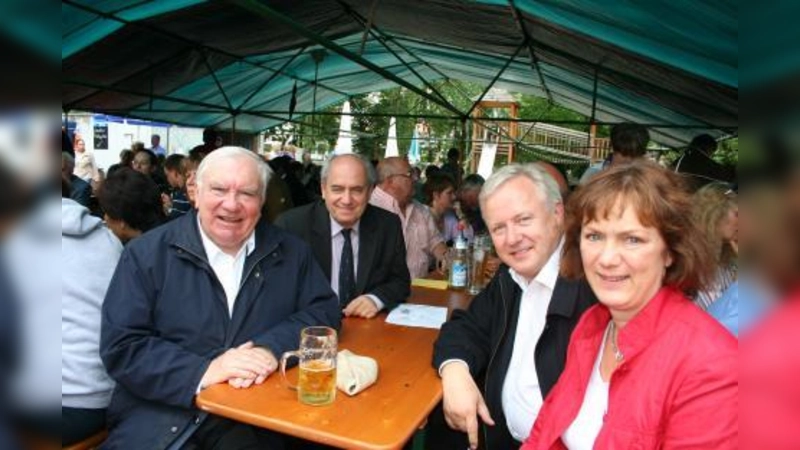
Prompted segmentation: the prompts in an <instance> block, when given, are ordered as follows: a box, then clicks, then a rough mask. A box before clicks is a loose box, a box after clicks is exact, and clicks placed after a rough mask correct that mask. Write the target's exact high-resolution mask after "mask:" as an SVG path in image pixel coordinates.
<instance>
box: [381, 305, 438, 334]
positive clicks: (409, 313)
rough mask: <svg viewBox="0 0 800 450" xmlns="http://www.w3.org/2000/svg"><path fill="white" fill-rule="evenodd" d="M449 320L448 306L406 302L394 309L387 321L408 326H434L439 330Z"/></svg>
mask: <svg viewBox="0 0 800 450" xmlns="http://www.w3.org/2000/svg"><path fill="white" fill-rule="evenodd" d="M446 320H447V308H443V307H441V306H428V305H414V304H411V303H405V304H402V305H400V306H398V307H397V308H395V309H393V310H392V311H391V312H390V313H389V315H388V316H387V317H386V323H391V324H394V325H403V326H406V327H422V328H433V329H436V330H438V329H439V328H441V327H442V324H443V323H444V322H445V321H446Z"/></svg>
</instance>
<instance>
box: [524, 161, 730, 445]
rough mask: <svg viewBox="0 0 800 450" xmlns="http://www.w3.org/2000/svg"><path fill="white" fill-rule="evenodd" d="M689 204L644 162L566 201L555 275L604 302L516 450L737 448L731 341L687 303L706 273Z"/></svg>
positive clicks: (592, 312)
mask: <svg viewBox="0 0 800 450" xmlns="http://www.w3.org/2000/svg"><path fill="white" fill-rule="evenodd" d="M690 202H691V200H690V197H689V195H688V193H687V192H686V191H685V190H684V189H683V188H682V181H681V179H680V178H678V176H676V175H675V174H673V173H671V172H668V171H666V170H664V169H662V168H660V167H659V166H656V165H655V164H652V163H648V162H637V163H633V164H629V165H624V166H620V167H615V168H613V169H609V170H607V171H605V172H603V173H602V174H599V175H597V176H596V177H595V178H593V179H592V181H591V182H590V183H588V184H586V185H585V186H583V187H582V188H581V189H580V190H579V191H578V192H576V193H575V194H574V196H573V197H572V198H571V199H570V204H569V205H568V216H567V234H566V242H565V244H564V256H563V258H562V273H563V274H564V275H566V276H568V277H584V276H585V277H586V279H587V281H588V282H589V284H590V285H591V287H592V290H594V292H595V294H596V295H597V298H598V300H599V301H600V304H598V305H596V306H594V307H592V308H591V309H589V310H588V311H587V312H586V313H585V314H584V315H583V317H582V318H581V321H580V322H579V323H578V325H577V326H576V328H575V330H574V332H573V334H572V337H571V339H570V343H569V348H568V350H567V363H566V367H565V369H564V372H563V373H562V374H561V377H560V378H559V381H558V383H557V384H556V386H555V387H554V388H553V390H552V391H551V392H550V395H549V396H548V397H547V399H546V400H545V403H544V406H543V407H542V409H541V411H540V412H539V416H538V418H537V420H536V422H535V424H534V425H533V429H532V431H531V434H530V437H529V438H528V440H527V441H526V442H525V443H524V445H523V446H522V448H523V450H533V449H564V448H567V449H570V450H577V449H593V448H594V449H621V448H631V449H643V450H644V449H674V448H687V449H688V448H695V449H701V448H702V449H729V448H736V447H737V443H738V378H737V374H738V366H737V351H738V350H737V348H738V347H737V346H738V344H737V342H736V339H735V338H734V337H733V336H732V335H731V334H730V333H728V332H727V331H726V330H725V329H724V328H722V327H721V326H720V325H719V324H718V323H717V322H716V321H715V320H714V319H712V318H711V317H710V316H708V315H707V314H706V313H705V312H703V311H701V310H700V309H699V308H698V307H697V306H695V305H694V304H692V302H691V301H690V300H688V299H687V297H686V296H685V295H684V292H693V291H696V290H698V289H701V288H703V287H704V286H705V284H706V283H707V282H708V280H709V279H710V276H711V274H710V273H709V271H710V269H713V267H714V264H713V259H711V258H712V257H711V252H710V250H709V249H708V246H707V245H706V244H705V243H704V242H703V235H702V233H700V232H698V231H697V229H696V227H695V225H694V224H693V223H692V219H691V217H692V215H691V203H690Z"/></svg>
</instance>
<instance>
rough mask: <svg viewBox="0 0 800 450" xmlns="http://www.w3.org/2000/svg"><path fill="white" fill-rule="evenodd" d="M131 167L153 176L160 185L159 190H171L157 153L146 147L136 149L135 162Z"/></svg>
mask: <svg viewBox="0 0 800 450" xmlns="http://www.w3.org/2000/svg"><path fill="white" fill-rule="evenodd" d="M142 145H144V144H142ZM131 167H132V168H133V170H135V171H137V172H141V173H143V174H145V175H147V176H149V177H151V178H152V179H153V181H155V182H156V184H157V185H158V190H159V191H160V192H161V193H166V192H169V185H168V184H167V179H166V177H165V176H164V174H163V172H162V171H161V165H160V163H159V161H158V157H157V156H156V154H155V153H153V152H151V151H150V150H147V149H144V148H142V149H140V150H138V151H136V153H135V154H134V156H133V163H131Z"/></svg>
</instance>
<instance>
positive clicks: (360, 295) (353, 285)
mask: <svg viewBox="0 0 800 450" xmlns="http://www.w3.org/2000/svg"><path fill="white" fill-rule="evenodd" d="M375 178H376V176H375V170H374V169H373V167H372V164H370V163H369V161H367V160H365V159H364V158H362V157H361V156H358V155H355V154H346V155H338V156H334V157H333V158H332V159H330V160H329V161H328V162H327V163H326V164H325V166H324V167H323V168H322V174H321V187H322V196H323V198H324V201H317V202H314V203H311V204H309V205H304V206H301V207H299V208H295V209H292V210H290V211H287V212H286V213H284V214H283V215H281V216H280V217H278V220H277V221H276V222H275V225H277V226H279V227H281V228H284V229H285V230H288V231H290V232H292V233H294V234H296V235H297V236H299V237H300V238H302V239H303V240H304V241H306V242H307V243H308V244H309V245H310V246H311V248H312V250H313V252H314V257H315V258H316V260H317V262H318V263H319V264H320V266H322V270H323V272H324V273H325V276H326V277H327V278H328V280H329V281H330V283H331V288H333V290H334V291H335V292H336V293H337V295H338V296H339V301H340V304H341V306H342V310H343V312H344V314H345V315H346V316H357V317H365V318H372V317H375V315H376V314H378V312H379V311H380V310H381V309H384V308H385V309H387V310H389V309H392V308H394V307H395V306H397V304H398V303H401V302H403V301H405V299H406V298H407V297H408V295H409V294H410V290H411V278H410V276H409V273H408V267H407V265H406V247H405V241H404V239H403V231H402V229H401V227H400V220H399V219H398V217H397V216H396V215H394V214H392V213H390V212H388V211H385V210H383V209H381V208H377V207H375V206H372V205H370V204H369V198H370V195H371V194H372V189H373V187H374V186H375ZM345 234H346V235H347V237H345ZM348 252H349V253H348ZM348 280H349V282H348Z"/></svg>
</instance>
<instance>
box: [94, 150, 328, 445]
mask: <svg viewBox="0 0 800 450" xmlns="http://www.w3.org/2000/svg"><path fill="white" fill-rule="evenodd" d="M269 174H270V171H269V168H268V167H267V165H266V164H265V163H264V162H263V161H262V160H261V159H260V158H259V157H258V156H257V155H255V154H253V153H251V152H249V151H247V150H245V149H242V148H236V147H227V148H222V149H218V150H216V151H214V152H212V153H211V154H209V156H208V157H206V158H205V159H204V160H203V162H202V164H201V165H200V167H199V169H198V171H197V180H198V182H197V185H198V186H197V187H198V198H197V207H198V210H197V211H196V212H192V213H189V214H186V215H184V216H183V217H181V218H179V219H177V220H175V221H173V222H170V223H169V224H167V225H165V226H162V227H160V228H157V229H155V230H152V231H151V232H149V233H147V234H145V235H143V236H141V237H140V238H137V239H135V240H134V241H132V242H131V243H130V244H129V245H128V246H127V248H126V249H125V251H124V253H123V255H122V258H121V260H120V262H119V265H118V266H117V271H116V273H115V275H114V277H113V279H112V281H111V285H110V286H109V289H108V294H107V296H106V300H105V303H104V304H103V324H102V332H101V344H100V353H101V357H102V359H103V362H104V364H105V366H106V368H107V369H108V372H109V374H110V375H111V377H112V378H113V379H114V380H116V382H117V383H118V385H117V388H116V390H115V391H114V395H113V398H112V400H111V405H110V406H109V408H108V425H109V431H110V434H109V437H108V440H107V441H106V443H105V444H104V448H137V449H138V448H141V449H145V448H146V449H165V448H226V449H227V448H232V449H237V448H264V447H269V448H280V446H281V442H280V439H279V438H278V437H276V436H274V435H270V434H268V433H266V432H264V431H260V430H257V429H255V428H251V427H249V426H247V425H244V424H239V423H235V422H232V421H228V420H226V419H222V418H218V417H215V416H208V415H207V414H206V413H203V412H201V411H200V410H198V409H196V408H195V407H194V399H195V395H196V394H197V393H198V392H199V391H200V390H202V389H203V388H205V387H208V386H210V385H212V384H216V383H229V384H230V385H232V386H234V387H237V388H247V387H250V386H252V385H253V384H260V383H263V382H264V380H265V379H266V378H267V377H269V376H270V374H272V372H274V371H275V369H276V367H277V365H278V364H277V359H276V358H277V357H280V355H281V354H282V353H283V352H285V351H287V350H292V349H296V348H297V346H298V341H299V335H300V330H301V329H302V328H303V327H306V326H311V325H328V326H332V327H336V328H338V327H339V325H340V323H341V311H340V309H339V304H338V301H337V298H336V295H335V294H334V293H333V291H332V290H331V288H330V284H329V283H328V282H327V280H326V279H325V276H324V275H323V272H322V270H321V269H320V267H319V265H318V264H317V263H316V262H315V260H314V256H313V255H312V253H311V250H310V249H309V247H308V246H307V245H306V244H305V243H304V242H302V241H301V240H300V239H298V238H296V237H293V236H291V235H289V234H287V233H285V232H283V231H281V230H280V229H278V228H274V227H272V226H270V225H268V224H267V223H266V221H265V220H261V215H260V211H261V206H262V205H263V203H264V199H265V191H266V186H267V181H268V178H269ZM265 401H269V400H268V399H265Z"/></svg>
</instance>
